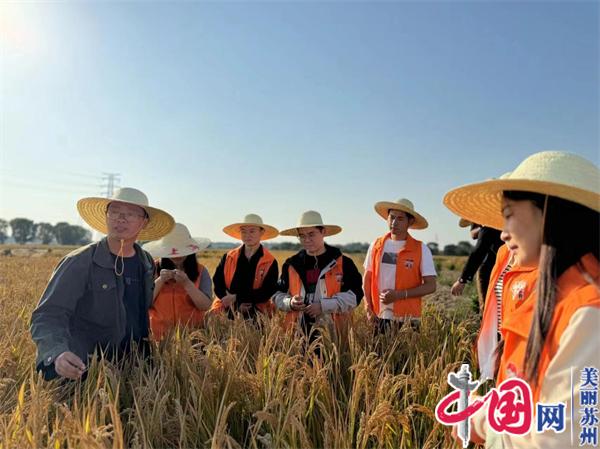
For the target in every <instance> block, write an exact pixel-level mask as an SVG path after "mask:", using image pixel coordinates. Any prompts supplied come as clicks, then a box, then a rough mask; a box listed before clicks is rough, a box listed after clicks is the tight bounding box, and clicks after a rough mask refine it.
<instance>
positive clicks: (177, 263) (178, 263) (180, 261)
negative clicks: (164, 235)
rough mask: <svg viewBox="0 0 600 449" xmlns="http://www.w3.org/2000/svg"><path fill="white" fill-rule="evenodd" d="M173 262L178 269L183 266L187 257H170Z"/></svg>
mask: <svg viewBox="0 0 600 449" xmlns="http://www.w3.org/2000/svg"><path fill="white" fill-rule="evenodd" d="M169 259H171V260H172V261H173V263H174V264H175V266H176V267H181V266H183V261H184V260H185V256H183V257H169Z"/></svg>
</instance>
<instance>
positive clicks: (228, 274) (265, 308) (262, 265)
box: [210, 246, 275, 315]
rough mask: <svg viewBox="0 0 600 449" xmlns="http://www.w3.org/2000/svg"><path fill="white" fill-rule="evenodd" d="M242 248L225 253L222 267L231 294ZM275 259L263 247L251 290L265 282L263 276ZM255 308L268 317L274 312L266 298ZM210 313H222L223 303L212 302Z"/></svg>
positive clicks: (272, 306) (268, 299)
mask: <svg viewBox="0 0 600 449" xmlns="http://www.w3.org/2000/svg"><path fill="white" fill-rule="evenodd" d="M242 248H243V246H240V247H238V248H235V249H232V250H231V251H229V252H228V253H227V257H226V258H225V266H224V267H223V271H224V276H225V286H226V287H227V291H229V292H230V293H235V292H232V291H231V290H230V289H231V282H232V281H233V276H234V275H235V270H236V269H237V263H238V260H239V258H240V254H241V253H242ZM274 260H275V258H274V257H273V255H272V254H271V253H270V252H269V250H268V249H267V248H265V247H264V246H263V255H262V257H261V258H260V259H259V261H258V263H257V264H256V272H255V273H254V282H253V283H252V289H253V290H258V289H259V288H261V287H262V284H263V282H264V280H265V276H266V275H267V273H268V272H269V269H270V268H271V265H272V264H273V261H274ZM255 305H256V308H257V309H258V310H259V311H261V312H262V313H266V314H269V315H273V313H274V312H275V305H274V304H273V303H272V302H271V301H270V298H266V299H265V301H264V302H261V303H257V304H255ZM210 310H211V311H216V312H222V311H224V310H225V307H224V306H223V302H222V301H221V299H220V298H217V299H215V300H214V302H213V305H212V307H211V308H210Z"/></svg>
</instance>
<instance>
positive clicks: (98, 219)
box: [77, 187, 175, 240]
mask: <svg viewBox="0 0 600 449" xmlns="http://www.w3.org/2000/svg"><path fill="white" fill-rule="evenodd" d="M115 201H118V202H120V203H126V204H133V205H135V206H139V207H141V208H143V209H144V210H145V211H146V213H147V214H148V223H147V224H146V226H145V227H144V228H143V229H142V230H141V231H140V233H139V234H138V237H137V238H138V240H158V239H159V238H161V237H163V236H165V235H167V234H168V233H169V232H170V231H171V229H173V226H175V220H174V219H173V217H171V215H169V214H168V213H166V212H165V211H163V210H161V209H157V208H155V207H150V206H148V197H147V196H146V195H145V194H144V193H143V192H141V191H139V190H137V189H132V188H131V187H123V188H121V189H118V190H117V191H116V192H115V193H114V195H113V196H112V197H111V198H101V197H89V198H82V199H80V200H79V201H77V211H78V212H79V215H80V216H81V218H83V219H84V220H85V222H86V223H87V224H88V225H90V227H92V228H93V229H95V230H96V231H99V232H101V233H103V234H107V233H108V229H107V228H106V208H107V207H108V205H109V204H110V203H112V202H115Z"/></svg>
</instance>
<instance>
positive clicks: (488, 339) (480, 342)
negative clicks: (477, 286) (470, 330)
mask: <svg viewBox="0 0 600 449" xmlns="http://www.w3.org/2000/svg"><path fill="white" fill-rule="evenodd" d="M510 257H511V253H510V250H509V249H508V247H507V246H506V245H502V246H501V247H500V248H499V249H498V253H497V254H496V262H495V263H494V267H493V268H492V272H491V275H490V282H489V284H488V291H487V292H484V293H485V303H484V305H483V316H482V319H481V328H480V329H479V335H478V336H477V353H478V358H479V366H480V367H481V368H482V371H484V370H485V371H488V372H486V373H484V374H485V375H486V377H487V376H489V377H490V378H491V377H493V372H494V366H493V365H494V363H493V358H494V357H495V356H494V353H495V351H496V347H497V343H498V337H497V333H498V332H499V331H500V329H498V328H497V326H496V323H497V319H498V301H497V300H496V291H495V287H496V284H497V283H498V278H499V277H500V275H501V274H502V271H504V268H506V265H507V264H508V262H509V259H510ZM482 365H483V366H482ZM484 367H485V368H484Z"/></svg>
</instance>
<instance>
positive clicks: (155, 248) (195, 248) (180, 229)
mask: <svg viewBox="0 0 600 449" xmlns="http://www.w3.org/2000/svg"><path fill="white" fill-rule="evenodd" d="M208 245H210V240H209V239H206V238H198V239H193V238H192V236H191V235H190V231H188V228H187V227H185V226H184V225H182V224H181V223H175V227H174V228H173V230H172V231H171V232H169V233H168V234H167V235H165V236H164V237H163V238H162V239H160V240H157V241H155V242H150V243H146V244H145V245H144V246H143V247H142V248H144V249H145V250H146V251H148V252H149V253H150V254H152V257H154V258H161V257H185V256H189V255H190V254H195V253H197V252H200V251H202V250H203V249H206V248H208Z"/></svg>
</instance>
